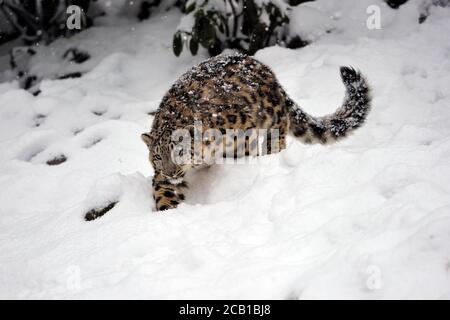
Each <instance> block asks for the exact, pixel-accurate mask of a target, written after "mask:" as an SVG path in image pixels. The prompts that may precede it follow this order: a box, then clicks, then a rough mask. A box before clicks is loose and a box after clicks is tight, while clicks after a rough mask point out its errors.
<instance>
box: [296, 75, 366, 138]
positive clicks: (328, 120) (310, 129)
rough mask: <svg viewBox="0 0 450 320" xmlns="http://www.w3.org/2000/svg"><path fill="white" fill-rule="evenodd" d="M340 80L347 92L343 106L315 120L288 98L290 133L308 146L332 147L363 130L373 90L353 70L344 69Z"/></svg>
mask: <svg viewBox="0 0 450 320" xmlns="http://www.w3.org/2000/svg"><path fill="white" fill-rule="evenodd" d="M341 77H342V81H343V82H344V85H345V88H346V94H345V98H344V102H343V104H342V106H341V107H340V108H339V109H337V110H336V111H335V112H334V113H333V114H330V115H327V116H323V117H317V118H316V117H313V116H310V115H309V114H307V113H306V112H304V111H303V110H301V109H300V107H299V106H297V105H296V104H295V103H294V102H293V101H292V100H290V99H289V98H288V100H287V102H288V106H291V109H290V113H289V118H290V130H291V132H292V133H293V134H294V136H296V137H297V138H299V139H301V140H302V141H303V142H305V143H322V144H326V143H332V142H335V141H338V140H340V139H342V138H344V137H346V136H347V135H348V134H349V133H351V132H353V131H354V130H355V129H357V128H359V127H361V126H362V124H363V123H364V121H365V120H366V117H367V114H368V113H369V110H370V104H371V96H370V88H369V86H368V84H367V82H366V80H365V79H364V77H363V76H362V75H361V73H359V72H357V71H355V70H354V69H352V68H348V67H341Z"/></svg>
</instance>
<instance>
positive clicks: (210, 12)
mask: <svg viewBox="0 0 450 320" xmlns="http://www.w3.org/2000/svg"><path fill="white" fill-rule="evenodd" d="M303 2H304V1H303ZM289 10H290V6H289V5H288V4H287V3H286V2H285V1H282V0H272V1H269V0H189V1H186V2H185V6H184V10H183V12H184V13H185V14H186V16H185V17H183V18H182V21H181V23H180V27H179V28H178V30H177V31H176V33H175V34H174V36H173V51H174V53H175V55H177V56H178V55H180V54H181V52H182V50H183V48H189V50H190V51H191V53H192V54H193V55H195V54H196V53H197V51H198V48H199V46H202V47H203V48H206V49H207V50H208V51H209V53H210V55H215V54H218V53H220V52H221V51H222V50H223V49H226V48H230V49H238V50H240V51H242V52H245V53H248V54H254V53H255V52H256V51H257V50H259V49H261V48H264V47H267V46H271V45H274V44H281V45H284V46H289V47H298V46H304V45H305V42H304V41H302V40H301V39H297V38H295V39H290V37H289V35H288V34H289V33H288V24H289V17H288V11H289ZM291 40H292V41H291Z"/></svg>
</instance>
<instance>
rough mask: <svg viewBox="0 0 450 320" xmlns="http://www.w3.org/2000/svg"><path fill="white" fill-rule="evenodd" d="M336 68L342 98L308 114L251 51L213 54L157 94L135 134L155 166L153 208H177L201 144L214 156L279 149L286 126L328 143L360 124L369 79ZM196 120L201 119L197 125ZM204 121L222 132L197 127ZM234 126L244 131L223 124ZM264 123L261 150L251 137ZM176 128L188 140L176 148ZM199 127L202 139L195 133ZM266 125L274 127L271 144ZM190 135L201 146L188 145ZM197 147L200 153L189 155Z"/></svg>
mask: <svg viewBox="0 0 450 320" xmlns="http://www.w3.org/2000/svg"><path fill="white" fill-rule="evenodd" d="M340 74H341V78H342V81H343V83H344V86H345V89H346V93H345V98H344V101H343V103H342V105H341V106H340V107H339V108H338V109H337V110H336V111H335V112H334V113H332V114H329V115H326V116H322V117H314V116H312V115H310V114H308V113H306V112H305V111H303V110H302V109H301V108H300V106H299V105H298V104H297V103H296V102H295V101H293V100H292V99H291V98H290V97H289V95H288V94H287V93H286V91H285V90H284V89H283V87H282V86H281V85H280V82H279V81H278V80H277V78H276V76H275V74H274V73H273V72H272V70H271V69H270V68H269V67H268V66H267V65H265V64H264V63H262V62H260V61H258V60H256V59H255V58H253V57H251V56H247V55H244V54H231V55H219V56H215V57H212V58H209V59H207V60H206V61H204V62H202V63H200V64H199V65H197V66H195V67H193V68H192V69H190V70H189V71H187V72H186V73H185V74H183V75H182V76H181V77H180V78H179V79H178V80H177V81H176V82H175V83H174V84H173V85H172V87H171V88H170V89H169V91H168V92H167V93H166V94H165V95H164V97H163V98H162V101H161V103H160V105H159V108H158V109H157V111H156V113H155V114H154V120H153V124H152V128H151V131H150V132H146V133H143V134H142V135H141V138H142V140H143V141H144V142H145V144H146V145H147V147H148V151H149V161H150V163H151V165H152V166H153V169H154V176H153V183H152V184H153V198H154V200H155V204H156V210H157V211H162V210H167V209H172V208H176V207H177V206H178V204H179V203H181V202H182V201H183V200H185V191H186V190H187V188H188V184H187V182H186V179H185V175H186V173H187V172H188V171H189V170H191V169H194V168H198V167H201V166H204V165H205V163H202V161H201V159H202V158H201V155H202V154H205V153H206V152H210V154H213V156H214V157H215V156H217V155H219V157H220V156H222V157H226V156H229V155H232V156H233V157H234V158H236V157H239V156H249V155H255V154H256V155H257V156H258V155H261V154H262V153H264V154H270V153H275V152H279V151H281V150H283V149H285V148H286V135H287V134H288V133H290V134H291V135H293V136H294V137H296V138H297V139H298V140H300V141H302V142H304V143H307V144H312V143H320V144H329V143H332V142H336V141H339V140H341V139H343V138H344V137H346V136H348V135H349V134H350V133H352V132H353V131H354V130H355V129H357V128H359V127H361V126H362V125H363V123H364V122H365V120H366V118H367V115H368V113H369V111H370V108H371V94H370V87H369V85H368V83H367V81H366V79H365V77H364V76H363V75H362V74H361V73H360V72H359V71H356V70H355V69H354V68H351V67H344V66H343V67H340ZM195 122H197V123H200V126H197V128H196V127H195V125H194V123H195ZM209 129H213V130H217V131H218V132H220V133H222V134H223V137H220V136H219V137H217V135H215V136H214V139H212V138H211V139H210V138H209V137H208V136H205V137H204V136H202V135H201V133H204V132H207V131H208V130H209ZM235 129H239V130H243V131H244V132H245V133H247V132H250V134H245V135H241V136H239V135H234V136H233V137H231V138H230V136H229V135H228V131H229V130H235ZM262 129H264V130H266V134H265V137H264V141H263V143H262V145H263V147H264V150H263V151H262V152H261V151H260V149H259V148H258V143H257V140H258V130H262ZM269 129H270V131H267V130H269ZM179 130H183V132H184V131H185V132H188V133H189V134H188V136H189V137H188V141H190V142H192V145H191V146H190V147H189V148H188V149H180V148H179V146H178V145H177V141H179V140H177V139H178V138H175V139H174V133H175V132H177V131H179ZM198 131H201V132H200V139H197V138H195V136H196V133H197V132H198ZM267 132H269V133H267ZM272 132H276V133H277V135H276V142H277V143H276V144H275V146H276V148H274V147H273V146H274V143H273V140H274V137H273V135H272V134H271V133H272ZM195 143H197V146H200V148H194V147H193V145H195ZM217 147H220V148H217ZM222 147H223V148H222ZM212 149H213V151H212ZM183 150H184V154H183ZM217 150H219V151H217ZM255 150H257V151H256V153H255V152H253V151H255ZM239 151H242V152H239ZM174 155H178V156H188V158H189V157H190V158H189V159H191V161H185V162H184V163H179V162H177V161H175V160H174ZM199 155H200V161H197V162H194V161H192V159H194V158H195V157H196V156H197V158H198V156H199ZM208 165H210V163H208Z"/></svg>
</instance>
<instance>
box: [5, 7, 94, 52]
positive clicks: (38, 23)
mask: <svg viewBox="0 0 450 320" xmlns="http://www.w3.org/2000/svg"><path fill="white" fill-rule="evenodd" d="M92 1H95V0H92ZM90 2H91V0H34V1H33V0H0V12H2V14H3V16H4V17H5V19H7V20H8V23H9V25H10V26H11V27H12V28H13V29H14V30H15V33H16V34H17V35H18V36H20V37H21V38H22V39H23V40H24V42H25V43H26V44H32V43H35V42H37V41H41V40H42V41H44V42H45V43H49V42H51V41H52V40H54V39H55V38H57V37H59V36H61V35H65V36H67V35H69V34H71V33H74V32H77V31H79V30H76V29H74V30H68V29H67V28H66V20H67V12H66V10H67V8H68V7H69V6H70V5H77V6H79V7H80V8H81V10H82V17H81V18H82V19H81V23H82V25H81V30H82V29H84V28H86V27H88V26H90V24H91V23H92V21H91V19H90V18H89V17H88V16H87V15H86V12H87V10H88V8H89V4H90Z"/></svg>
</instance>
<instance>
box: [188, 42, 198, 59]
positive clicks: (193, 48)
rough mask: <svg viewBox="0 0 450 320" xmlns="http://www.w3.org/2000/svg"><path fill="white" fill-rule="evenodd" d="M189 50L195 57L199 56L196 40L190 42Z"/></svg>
mask: <svg viewBox="0 0 450 320" xmlns="http://www.w3.org/2000/svg"><path fill="white" fill-rule="evenodd" d="M189 50H191V53H192V55H193V56H195V55H196V54H197V52H198V42H197V41H196V40H195V39H191V41H189Z"/></svg>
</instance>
